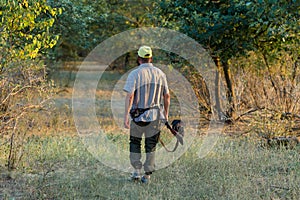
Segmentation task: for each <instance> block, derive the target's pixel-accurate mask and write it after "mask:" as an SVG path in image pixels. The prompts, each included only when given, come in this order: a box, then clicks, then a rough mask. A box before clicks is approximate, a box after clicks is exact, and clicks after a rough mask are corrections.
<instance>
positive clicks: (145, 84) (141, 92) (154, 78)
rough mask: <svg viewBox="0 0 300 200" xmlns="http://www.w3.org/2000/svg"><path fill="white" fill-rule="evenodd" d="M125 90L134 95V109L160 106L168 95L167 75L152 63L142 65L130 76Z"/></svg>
mask: <svg viewBox="0 0 300 200" xmlns="http://www.w3.org/2000/svg"><path fill="white" fill-rule="evenodd" d="M124 90H125V91H126V92H129V93H134V99H133V104H132V107H133V108H151V107H154V106H159V105H160V104H161V103H162V98H163V95H164V94H166V93H168V85H167V80H166V75H165V74H164V73H163V72H162V71H161V70H160V69H159V68H157V67H154V66H153V65H152V64H151V63H144V64H141V65H140V66H139V67H138V68H137V69H135V70H133V71H132V72H131V73H130V74H129V76H128V80H127V82H126V85H125V87H124Z"/></svg>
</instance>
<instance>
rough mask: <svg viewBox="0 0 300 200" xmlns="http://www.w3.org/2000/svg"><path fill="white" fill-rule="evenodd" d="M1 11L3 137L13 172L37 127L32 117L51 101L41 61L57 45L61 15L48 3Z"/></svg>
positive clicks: (22, 3) (26, 0)
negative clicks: (54, 31)
mask: <svg viewBox="0 0 300 200" xmlns="http://www.w3.org/2000/svg"><path fill="white" fill-rule="evenodd" d="M0 7H1V10H0V14H1V21H0V33H1V39H0V44H1V46H0V51H1V52H2V54H1V56H0V58H1V63H0V85H1V87H0V94H1V95H0V136H1V138H4V139H5V141H4V143H8V144H9V147H10V148H9V154H8V158H7V167H8V168H9V169H13V168H15V167H17V166H18V162H19V161H20V160H21V159H22V156H23V154H22V152H23V147H24V142H25V141H26V133H28V132H30V131H31V129H32V127H33V126H34V124H35V120H36V119H34V117H33V115H32V113H36V112H38V111H39V110H41V109H42V108H43V106H44V104H45V103H46V100H47V99H48V98H49V94H50V93H49V92H50V90H49V85H48V84H47V83H46V82H45V68H44V64H43V62H42V61H41V60H40V58H41V57H42V55H43V54H45V53H46V51H47V49H49V48H52V47H53V46H54V45H55V44H56V41H57V38H58V37H57V36H55V35H53V34H51V32H50V27H51V26H52V25H53V23H54V21H55V16H56V15H57V14H58V13H60V12H61V11H60V9H56V8H51V7H50V6H49V5H47V3H46V1H45V0H44V1H40V2H36V1H33V0H13V1H6V2H3V1H1V6H0ZM0 145H2V144H0Z"/></svg>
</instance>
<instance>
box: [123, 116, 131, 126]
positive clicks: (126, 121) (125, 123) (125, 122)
mask: <svg viewBox="0 0 300 200" xmlns="http://www.w3.org/2000/svg"><path fill="white" fill-rule="evenodd" d="M124 127H125V128H127V129H129V128H130V124H129V116H128V114H127V115H126V114H125V115H124Z"/></svg>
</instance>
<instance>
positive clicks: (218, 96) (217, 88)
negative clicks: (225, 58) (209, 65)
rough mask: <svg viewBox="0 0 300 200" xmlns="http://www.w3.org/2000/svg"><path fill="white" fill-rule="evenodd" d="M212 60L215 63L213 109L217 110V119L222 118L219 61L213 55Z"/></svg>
mask: <svg viewBox="0 0 300 200" xmlns="http://www.w3.org/2000/svg"><path fill="white" fill-rule="evenodd" d="M213 59H214V62H215V64H216V67H217V70H216V77H215V98H216V106H215V109H216V110H217V115H218V116H217V117H218V119H219V120H222V116H223V114H222V106H221V94H220V87H221V73H220V72H221V62H220V58H219V57H213Z"/></svg>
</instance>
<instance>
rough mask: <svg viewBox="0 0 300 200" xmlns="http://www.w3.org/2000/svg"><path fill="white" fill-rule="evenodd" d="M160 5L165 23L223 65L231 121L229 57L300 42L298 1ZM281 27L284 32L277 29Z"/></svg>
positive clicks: (232, 96) (229, 0) (180, 1)
mask: <svg viewBox="0 0 300 200" xmlns="http://www.w3.org/2000/svg"><path fill="white" fill-rule="evenodd" d="M160 6H161V9H160V10H159V11H160V12H161V13H162V14H161V15H162V16H163V17H162V20H161V23H162V25H163V26H167V27H168V26H171V27H176V28H178V30H179V31H182V32H183V33H186V34H187V35H189V36H190V37H192V38H194V39H195V40H196V41H198V42H199V43H200V44H202V45H203V46H204V47H205V48H206V49H207V50H208V51H209V52H210V54H211V55H212V57H213V58H215V61H216V62H215V63H216V65H217V67H218V69H221V67H222V70H223V73H224V77H225V80H226V85H227V98H228V101H229V107H228V109H227V110H226V115H227V118H229V119H230V120H234V118H235V112H236V110H235V109H236V108H235V94H234V84H233V80H232V77H231V73H230V67H229V63H228V61H229V60H230V58H232V57H235V56H239V55H245V53H247V52H249V51H257V49H258V47H259V46H261V45H262V46H264V49H265V50H266V51H271V49H273V51H276V50H278V48H279V47H280V46H281V44H282V43H284V42H285V41H287V40H289V41H291V40H295V38H296V39H297V38H298V39H297V40H298V41H299V35H298V32H297V28H296V27H299V9H298V8H299V3H298V2H297V1H284V0H280V1H275V0H258V1H255V2H248V1H246V0H241V1H237V0H218V1H212V0H211V1H183V0H175V1H163V2H162V3H161V5H160ZM290 20H292V21H290ZM278 27H281V28H282V31H275V30H277V28H278ZM287 32H288V33H289V34H284V33H287ZM297 35H298V36H297ZM275 41H276V45H275V44H274V42H275ZM218 60H220V62H218ZM219 65H221V66H219ZM220 72H221V71H220ZM219 111H221V112H223V113H224V111H222V110H219Z"/></svg>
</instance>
